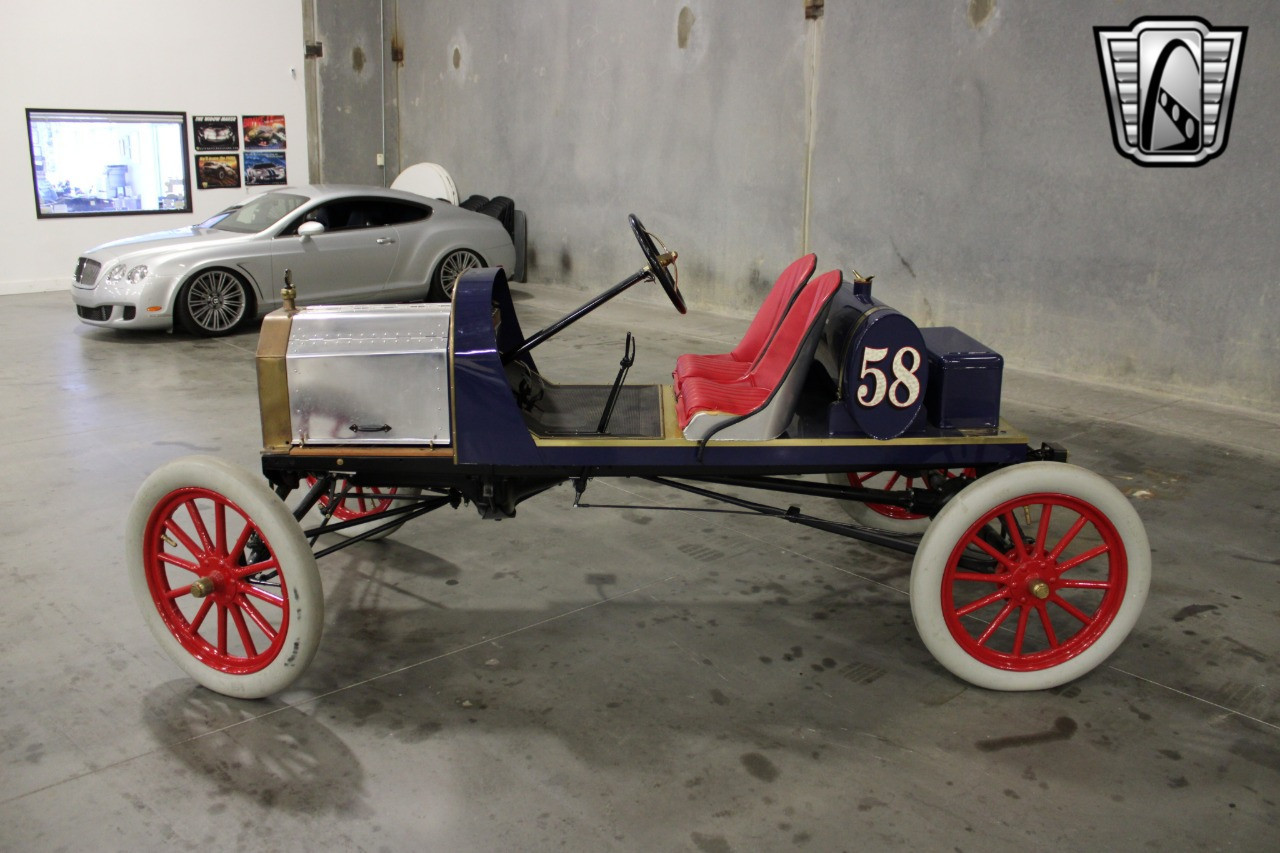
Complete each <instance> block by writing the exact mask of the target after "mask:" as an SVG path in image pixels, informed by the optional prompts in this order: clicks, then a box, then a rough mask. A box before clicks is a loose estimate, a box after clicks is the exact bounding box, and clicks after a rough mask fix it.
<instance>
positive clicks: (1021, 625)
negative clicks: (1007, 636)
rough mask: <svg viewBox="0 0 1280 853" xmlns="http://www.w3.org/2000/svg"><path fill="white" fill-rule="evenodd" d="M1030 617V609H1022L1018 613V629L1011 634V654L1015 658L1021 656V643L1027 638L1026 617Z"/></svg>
mask: <svg viewBox="0 0 1280 853" xmlns="http://www.w3.org/2000/svg"><path fill="white" fill-rule="evenodd" d="M1030 615H1031V608H1029V607H1024V608H1022V610H1021V612H1019V613H1018V627H1017V629H1016V630H1015V631H1014V632H1013V653H1014V655H1015V656H1017V655H1020V654H1022V641H1023V640H1025V639H1026V638H1027V617H1028V616H1030Z"/></svg>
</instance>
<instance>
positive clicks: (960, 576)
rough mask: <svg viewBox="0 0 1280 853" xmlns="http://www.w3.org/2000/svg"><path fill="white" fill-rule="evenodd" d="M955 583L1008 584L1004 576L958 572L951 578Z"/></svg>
mask: <svg viewBox="0 0 1280 853" xmlns="http://www.w3.org/2000/svg"><path fill="white" fill-rule="evenodd" d="M951 579H952V580H953V581H968V582H970V583H998V584H1003V583H1006V579H1005V577H1004V576H1003V575H989V574H986V573H984V572H956V573H955V574H953V575H952V576H951Z"/></svg>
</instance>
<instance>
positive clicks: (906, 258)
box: [317, 0, 1280, 411]
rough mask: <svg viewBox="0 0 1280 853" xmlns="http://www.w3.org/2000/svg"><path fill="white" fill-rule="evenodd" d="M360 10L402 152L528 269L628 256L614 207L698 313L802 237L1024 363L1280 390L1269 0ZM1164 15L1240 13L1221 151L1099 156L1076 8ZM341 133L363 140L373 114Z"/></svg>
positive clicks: (826, 260) (753, 298) (1087, 26)
mask: <svg viewBox="0 0 1280 853" xmlns="http://www.w3.org/2000/svg"><path fill="white" fill-rule="evenodd" d="M317 2H319V3H320V5H321V6H322V7H327V8H329V9H331V10H334V11H335V14H336V15H337V16H338V17H339V18H340V17H341V16H342V15H343V14H345V13H343V12H340V11H337V10H340V9H343V8H345V9H348V10H350V11H349V13H350V14H352V15H366V16H367V14H368V13H369V11H370V8H369V7H370V3H369V2H365V3H363V4H361V5H359V6H348V5H347V4H345V3H338V2H336V0H317ZM378 6H379V9H384V8H385V9H386V10H387V15H388V16H389V18H390V19H392V20H394V27H392V28H390V29H393V30H394V37H395V38H396V39H398V40H399V43H401V44H402V45H403V48H404V52H405V56H404V61H403V63H401V64H399V65H397V66H396V71H395V76H396V84H397V94H398V105H397V106H398V110H397V111H396V112H397V118H398V122H399V126H398V140H397V141H398V146H399V152H400V162H403V163H404V164H409V163H413V162H416V161H418V160H433V161H436V162H439V163H442V164H444V165H445V166H446V167H447V168H448V169H450V171H451V172H452V173H453V174H454V177H455V178H456V180H457V182H458V185H459V189H460V191H461V192H462V193H463V194H464V195H465V194H467V193H471V192H479V193H483V194H486V195H494V194H497V193H504V194H507V195H511V196H513V197H514V198H515V199H516V200H517V202H518V203H519V205H520V206H521V207H523V208H524V209H525V210H526V211H528V214H529V228H530V232H529V233H530V240H531V244H532V248H533V250H534V260H535V263H534V266H533V269H532V272H531V276H532V277H533V278H534V279H539V278H540V279H544V280H554V281H562V282H568V283H571V284H573V285H575V286H580V287H582V288H584V289H587V288H598V287H600V286H601V285H603V284H604V283H606V282H612V281H614V280H616V279H618V278H620V277H621V276H623V275H624V274H626V273H628V272H630V271H631V270H633V269H634V268H635V267H636V266H637V265H638V263H639V254H638V252H637V250H636V248H635V247H634V246H633V245H632V241H631V238H630V235H629V234H628V233H627V230H626V226H625V216H626V213H627V212H630V211H634V212H636V213H638V214H639V215H640V216H641V217H642V218H643V219H644V221H645V223H646V224H647V225H648V226H649V227H650V228H651V229H653V230H654V231H656V232H658V233H659V234H661V235H663V236H664V237H665V238H666V239H667V240H668V241H669V242H670V243H671V244H672V245H673V246H674V247H676V248H677V249H679V250H680V252H681V258H682V263H681V271H682V274H683V276H682V283H683V288H684V290H685V292H686V295H687V297H688V298H689V300H690V302H691V303H693V304H694V305H701V306H714V307H718V308H722V309H728V310H734V311H743V312H746V311H750V310H752V309H753V308H754V306H755V305H756V304H758V302H759V299H760V298H761V294H762V293H763V292H764V289H765V288H766V287H767V284H768V282H769V281H771V280H772V278H773V276H774V275H776V273H777V272H778V271H780V270H781V269H782V267H783V266H784V265H785V263H786V262H787V261H789V260H790V259H791V258H793V257H795V256H796V255H798V254H800V253H801V252H802V251H804V250H805V248H806V247H812V248H813V249H814V250H815V251H816V252H817V253H818V255H819V262H820V265H821V266H822V267H832V266H841V267H845V268H848V267H856V268H858V269H859V270H860V271H862V272H864V273H875V274H877V275H878V278H877V292H878V294H879V295H880V296H881V298H883V299H885V300H886V301H888V302H890V304H894V305H896V306H897V307H900V308H902V309H903V310H905V311H907V312H908V313H910V314H912V315H913V316H915V317H916V318H917V319H918V320H919V321H920V322H921V323H926V324H949V325H958V326H961V327H962V328H965V329H966V330H968V331H970V332H971V333H973V334H975V335H976V336H977V337H979V338H980V339H982V340H984V341H986V342H987V343H989V344H990V345H992V346H994V347H996V348H997V349H999V350H1000V351H1002V352H1003V353H1004V354H1005V355H1006V357H1007V358H1008V360H1009V362H1010V363H1011V364H1015V365H1017V366H1019V367H1023V368H1030V369H1040V370H1045V371H1052V372H1058V373H1062V374H1065V375H1070V376H1078V377H1081V378H1084V379H1092V380H1101V381H1106V382H1112V383H1117V384H1121V385H1131V386H1137V387H1146V388H1154V389H1161V390H1168V391H1172V392H1175V393H1179V394H1185V395H1188V396H1191V397H1194V398H1197V399H1204V400H1210V401H1216V402H1224V403H1232V404H1240V405H1244V406H1249V407H1255V408H1259V409H1264V410H1270V411H1277V410H1280V393H1278V392H1280V368H1278V367H1277V364H1280V349H1278V345H1277V336H1276V332H1275V330H1276V328H1277V326H1280V307H1278V305H1280V301H1278V300H1277V297H1276V295H1275V293H1274V292H1273V291H1274V285H1275V281H1276V272H1275V270H1277V269H1280V241H1277V240H1276V225H1275V222H1276V221H1277V214H1280V201H1278V199H1280V194H1278V193H1277V192H1276V190H1277V187H1276V171H1277V170H1276V166H1277V158H1276V155H1275V153H1274V150H1273V144H1274V141H1275V140H1276V139H1278V138H1280V127H1277V124H1278V123H1280V56H1278V55H1277V47H1276V36H1277V17H1276V15H1275V14H1274V6H1273V5H1272V4H1270V3H1267V2H1264V0H1255V1H1254V2H1241V1H1240V0H1237V1H1236V2H1231V0H1227V2H1216V3H1212V4H1209V3H1187V2H1177V0H1172V2H1160V3H1155V2H1126V3H1117V2H1113V0H1092V2H1078V3H1070V4H1067V3H1043V2H1040V3H1037V2H1030V0H931V1H930V2H922V1H920V2H915V1H914V0H913V2H887V0H886V1H885V2H871V0H863V2H857V0H827V2H826V4H825V13H824V15H823V17H822V18H821V19H819V20H818V21H816V22H811V21H806V20H805V17H804V8H803V3H802V2H801V0H775V2H751V3H745V2H738V0H647V2H621V0H618V2H586V0H578V1H577V2H575V1H574V0H543V2H538V3H508V2H501V3H499V2H475V1H474V0H437V2H433V3H430V4H419V3H412V2H399V3H397V2H395V0H385V2H380V3H378ZM1174 14H1184V15H1185V14H1199V15H1205V16H1208V17H1209V19H1210V23H1212V24H1215V25H1219V26H1228V25H1230V26H1242V25H1243V26H1248V27H1249V28H1250V32H1249V36H1248V42H1247V46H1246V51H1245V56H1244V64H1243V75H1242V78H1241V83H1240V90H1239V96H1238V98H1237V101H1236V109H1235V116H1234V121H1233V124H1232V127H1231V131H1230V137H1229V145H1228V148H1227V151H1226V153H1225V154H1224V155H1223V156H1222V157H1220V158H1218V159H1217V160H1214V161H1213V162H1211V163H1209V164H1207V165H1205V166H1202V167H1199V168H1192V169H1145V168H1142V167H1139V166H1137V165H1135V164H1133V163H1131V162H1129V161H1127V160H1125V159H1123V158H1122V157H1120V155H1119V154H1117V153H1116V151H1115V149H1114V147H1113V144H1112V141H1111V136H1110V134H1111V130H1110V124H1109V119H1108V115H1107V107H1106V101H1105V97H1104V93H1103V89H1102V83H1101V76H1100V74H1099V69H1098V63H1097V58H1096V51H1095V47H1094V34H1093V27H1094V26H1099V25H1107V26H1127V25H1128V24H1129V23H1130V22H1132V21H1133V20H1134V19H1136V18H1138V17H1140V16H1143V15H1163V16H1168V15H1174ZM353 26H354V22H353ZM347 132H348V133H350V132H351V129H350V128H348V130H347ZM355 133H356V134H357V136H351V137H350V138H348V139H347V140H346V142H345V143H344V144H345V145H347V146H348V147H351V148H353V149H355V153H354V154H353V156H355V157H359V158H364V160H365V161H368V160H369V159H371V155H372V154H373V153H374V152H376V151H377V150H378V148H377V145H378V144H380V143H379V142H378V136H379V129H378V128H369V129H367V132H366V134H364V135H363V136H359V135H358V134H359V129H355ZM360 139H363V144H364V147H362V146H361V143H360V141H359V140H360ZM370 145H372V146H373V147H369V146H370ZM330 150H332V149H330ZM326 167H327V168H338V166H337V164H336V163H332V162H328V163H327V164H326ZM391 177H394V175H391ZM806 223H807V225H806ZM651 291H652V289H651ZM638 298H647V299H651V300H653V301H654V302H655V305H657V304H658V303H660V302H661V300H662V297H661V296H660V295H659V294H657V293H655V292H648V293H645V294H642V295H640V296H639V297H638ZM672 322H677V320H676V318H675V316H674V315H673V316H672Z"/></svg>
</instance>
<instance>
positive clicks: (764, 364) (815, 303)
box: [747, 270, 842, 389]
mask: <svg viewBox="0 0 1280 853" xmlns="http://www.w3.org/2000/svg"><path fill="white" fill-rule="evenodd" d="M841 280H842V276H841V273H840V270H831V271H830V272H825V273H823V274H822V275H820V276H818V277H817V278H815V279H814V280H813V281H811V282H809V283H808V284H807V285H805V286H804V288H803V289H802V290H801V291H800V292H799V293H798V294H796V298H795V300H794V301H793V302H792V304H791V308H790V309H789V310H788V311H787V313H786V316H785V317H783V318H782V323H781V324H780V325H779V326H778V332H777V334H775V335H774V336H773V341H772V342H770V344H769V347H768V349H766V350H765V352H764V354H763V355H762V356H761V357H760V359H759V361H757V362H756V366H755V367H753V368H752V369H751V372H750V373H748V374H747V381H749V382H750V383H751V384H752V385H754V386H755V387H757V388H769V389H774V388H776V387H777V386H778V383H779V382H781V381H782V378H783V376H785V375H786V373H787V371H788V370H789V369H790V368H791V365H792V363H793V362H794V361H795V359H796V356H797V355H798V354H799V351H800V348H801V345H802V344H803V343H804V342H805V338H806V337H807V336H808V333H809V331H810V330H811V328H812V327H813V325H814V321H815V320H816V319H817V318H818V316H820V315H821V314H822V312H823V310H824V309H825V308H826V307H827V304H828V303H829V302H830V301H831V297H832V296H833V295H834V294H835V292H836V291H837V290H838V289H839V288H840V282H841Z"/></svg>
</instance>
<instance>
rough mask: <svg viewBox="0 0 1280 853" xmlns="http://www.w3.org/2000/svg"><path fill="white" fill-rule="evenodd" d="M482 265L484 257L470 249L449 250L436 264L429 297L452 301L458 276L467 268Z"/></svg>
mask: <svg viewBox="0 0 1280 853" xmlns="http://www.w3.org/2000/svg"><path fill="white" fill-rule="evenodd" d="M482 266H484V258H482V257H480V255H478V254H477V253H475V252H473V251H471V250H470V249H454V250H453V251H451V252H449V253H448V254H447V255H445V256H444V258H443V259H441V261H440V263H438V264H436V271H435V272H434V273H432V274H431V288H430V293H429V294H428V296H429V298H430V299H431V301H433V302H452V301H453V290H454V287H455V286H456V285H457V283H458V278H459V277H460V276H461V275H462V274H463V273H465V272H466V271H467V270H473V269H478V268H480V267H482Z"/></svg>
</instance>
